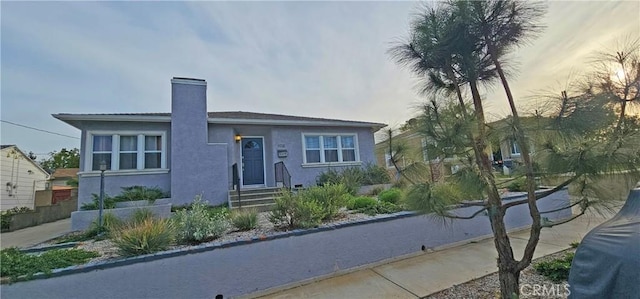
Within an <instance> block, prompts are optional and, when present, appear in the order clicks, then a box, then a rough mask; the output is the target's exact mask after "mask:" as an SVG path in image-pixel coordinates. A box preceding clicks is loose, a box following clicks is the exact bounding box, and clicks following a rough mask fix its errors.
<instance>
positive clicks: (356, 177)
mask: <svg viewBox="0 0 640 299" xmlns="http://www.w3.org/2000/svg"><path fill="white" fill-rule="evenodd" d="M340 176H341V179H340V182H339V183H341V184H343V185H344V186H345V187H346V188H347V192H349V194H351V195H356V194H357V193H358V190H359V189H360V186H362V182H363V181H364V178H365V174H364V171H363V170H362V168H360V167H349V168H345V169H344V170H342V173H341V174H340Z"/></svg>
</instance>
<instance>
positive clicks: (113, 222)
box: [84, 213, 124, 239]
mask: <svg viewBox="0 0 640 299" xmlns="http://www.w3.org/2000/svg"><path fill="white" fill-rule="evenodd" d="M98 222H99V220H98V219H96V220H94V221H93V222H91V225H89V229H88V230H87V231H85V233H84V234H85V237H86V238H89V239H90V238H94V237H96V236H98V235H99V234H100V233H105V234H109V233H110V232H112V231H114V230H116V229H118V228H120V227H121V226H122V225H123V224H124V222H123V221H122V220H120V218H118V217H117V216H116V215H114V214H113V213H104V215H102V229H100V224H99V223H98Z"/></svg>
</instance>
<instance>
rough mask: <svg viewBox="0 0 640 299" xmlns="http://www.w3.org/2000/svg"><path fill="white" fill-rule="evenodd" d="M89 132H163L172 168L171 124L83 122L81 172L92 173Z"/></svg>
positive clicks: (168, 161)
mask: <svg viewBox="0 0 640 299" xmlns="http://www.w3.org/2000/svg"><path fill="white" fill-rule="evenodd" d="M89 132H109V133H110V134H119V133H121V132H163V133H164V134H165V136H166V137H165V138H166V139H167V140H166V142H165V144H166V145H167V149H166V154H165V159H166V161H167V162H166V163H167V167H168V168H171V167H170V165H171V147H170V146H169V145H170V144H171V124H170V123H158V122H105V121H100V122H98V121H95V122H82V134H81V144H80V153H81V159H80V171H81V172H85V171H91V165H87V163H89V159H88V158H89V157H90V156H91V154H92V152H91V150H92V149H91V146H90V143H91V140H90V139H89Z"/></svg>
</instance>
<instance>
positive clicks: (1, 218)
mask: <svg viewBox="0 0 640 299" xmlns="http://www.w3.org/2000/svg"><path fill="white" fill-rule="evenodd" d="M31 211H33V210H32V209H29V208H27V207H19V208H18V207H13V208H11V209H8V210H6V211H2V212H1V213H0V223H1V229H3V230H5V229H9V228H11V218H13V215H16V214H23V213H29V212H31Z"/></svg>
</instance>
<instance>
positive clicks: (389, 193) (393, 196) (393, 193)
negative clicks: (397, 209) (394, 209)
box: [378, 188, 402, 204]
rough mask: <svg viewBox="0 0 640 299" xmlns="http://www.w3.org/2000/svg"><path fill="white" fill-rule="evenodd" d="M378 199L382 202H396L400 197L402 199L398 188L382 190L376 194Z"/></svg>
mask: <svg viewBox="0 0 640 299" xmlns="http://www.w3.org/2000/svg"><path fill="white" fill-rule="evenodd" d="M378 199H379V200H380V201H383V202H388V203H392V204H398V203H399V202H400V199H402V190H400V189H398V188H391V189H389V190H384V191H382V192H380V194H378Z"/></svg>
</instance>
